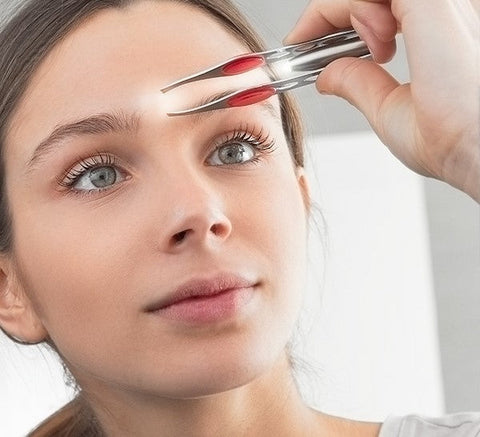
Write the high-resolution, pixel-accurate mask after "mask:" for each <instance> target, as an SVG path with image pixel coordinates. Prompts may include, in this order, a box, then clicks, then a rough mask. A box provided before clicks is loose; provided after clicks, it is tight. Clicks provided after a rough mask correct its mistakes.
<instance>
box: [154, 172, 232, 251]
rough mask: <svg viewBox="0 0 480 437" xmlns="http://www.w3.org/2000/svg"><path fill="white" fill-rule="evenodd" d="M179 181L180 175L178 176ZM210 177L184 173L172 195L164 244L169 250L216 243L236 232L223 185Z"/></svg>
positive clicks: (210, 245) (211, 245) (174, 187)
mask: <svg viewBox="0 0 480 437" xmlns="http://www.w3.org/2000/svg"><path fill="white" fill-rule="evenodd" d="M177 181H178V178H177ZM213 185H214V184H213V183H209V182H208V181H203V180H201V181H200V180H198V179H194V178H188V179H187V176H186V175H185V174H184V177H183V178H182V181H181V182H180V181H178V183H176V184H175V185H174V186H172V190H171V191H170V196H169V199H168V203H167V204H168V205H170V206H169V207H168V209H167V211H168V212H167V214H166V216H167V226H166V227H165V228H164V231H163V232H162V234H163V243H162V244H163V245H164V248H163V249H164V250H165V251H168V252H172V251H175V252H178V251H182V250H187V249H188V248H192V247H194V246H197V248H198V246H204V247H203V248H207V247H213V246H215V245H218V244H220V243H221V242H223V241H225V240H226V239H227V238H228V237H229V235H230V233H231V232H232V223H231V221H230V219H229V217H228V216H227V214H228V213H227V206H228V205H226V203H225V200H224V198H223V197H224V196H222V193H221V192H220V191H219V187H215V186H213Z"/></svg>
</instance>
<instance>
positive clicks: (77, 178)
mask: <svg viewBox="0 0 480 437" xmlns="http://www.w3.org/2000/svg"><path fill="white" fill-rule="evenodd" d="M275 148H276V147H275V140H274V139H273V138H270V136H269V135H268V134H266V133H265V132H264V131H263V130H261V129H260V130H250V129H248V128H245V129H239V130H235V131H233V132H231V133H228V134H226V135H225V136H223V137H221V138H219V139H218V140H216V141H215V142H214V146H213V151H212V152H211V153H210V154H209V156H208V158H207V159H206V164H207V165H210V166H222V167H235V168H239V167H245V166H249V165H255V164H258V163H259V162H260V161H261V160H262V159H263V158H264V157H265V156H266V155H267V154H270V153H272V152H273V151H274V150H275ZM126 173H127V172H126V171H124V170H123V169H122V166H121V165H120V162H119V160H118V159H117V158H116V157H115V156H113V155H110V154H108V153H106V152H97V154H96V155H95V156H91V157H89V158H87V159H81V160H79V162H78V163H77V164H75V166H74V167H72V168H71V169H70V170H68V171H66V172H65V173H64V174H63V175H62V176H61V177H60V178H58V180H57V182H58V184H59V185H60V186H62V187H64V188H67V189H68V192H69V193H73V194H75V195H92V194H96V193H99V192H101V191H105V190H109V189H112V188H113V187H114V186H116V185H118V184H120V183H121V182H123V181H124V180H125V179H127V178H128V176H127V175H126Z"/></svg>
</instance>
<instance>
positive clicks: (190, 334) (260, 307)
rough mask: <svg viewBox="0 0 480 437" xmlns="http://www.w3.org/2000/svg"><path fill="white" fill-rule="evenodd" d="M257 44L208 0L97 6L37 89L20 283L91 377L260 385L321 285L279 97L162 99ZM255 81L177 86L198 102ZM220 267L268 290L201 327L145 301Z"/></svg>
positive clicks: (19, 173) (190, 392) (26, 165)
mask: <svg viewBox="0 0 480 437" xmlns="http://www.w3.org/2000/svg"><path fill="white" fill-rule="evenodd" d="M245 51H246V49H245V47H244V46H242V44H241V43H240V42H239V41H238V40H236V39H235V37H233V36H232V35H231V34H230V33H229V32H228V31H227V30H225V29H224V28H223V27H222V26H221V25H220V24H218V23H216V22H215V21H214V20H213V19H212V18H211V17H209V16H208V15H206V14H204V13H202V12H200V11H198V10H196V9H193V8H191V7H187V6H182V5H175V4H173V3H169V2H148V1H146V2H139V3H135V4H133V5H132V6H129V7H128V8H126V9H108V10H105V11H103V12H100V13H98V14H96V15H95V16H93V17H92V18H91V19H89V20H88V21H87V22H85V23H84V24H83V25H81V26H80V27H79V28H77V29H76V30H75V31H74V32H73V33H71V34H70V35H69V36H68V37H67V38H66V39H65V40H63V41H62V42H61V43H60V44H58V45H57V46H56V47H55V49H54V50H53V52H51V53H50V54H49V55H48V57H47V58H46V59H45V60H44V62H43V63H42V65H41V67H40V69H39V70H38V71H37V72H36V73H35V76H34V78H33V79H32V81H31V82H30V85H29V88H28V90H27V92H26V93H25V96H24V98H23V100H22V102H21V104H20V105H19V107H18V109H17V111H16V113H15V114H14V118H13V119H12V124H11V129H10V130H9V133H8V136H7V148H6V158H5V159H6V167H7V190H8V196H9V201H10V204H11V211H12V217H13V224H14V225H13V230H14V252H13V254H14V255H13V259H14V263H13V264H14V265H15V268H16V270H15V277H16V280H17V281H18V287H19V289H20V290H23V291H24V292H25V295H26V296H28V297H29V298H30V300H31V302H32V304H33V308H34V309H35V312H36V315H37V316H38V318H39V320H40V321H41V324H42V325H43V327H44V328H45V329H46V331H47V332H48V334H49V336H50V337H51V339H52V341H53V342H54V343H55V345H56V346H57V348H58V349H59V351H60V352H61V354H62V355H63V356H64V357H65V359H66V360H67V361H68V363H69V364H70V366H71V368H72V371H73V373H74V374H75V375H76V376H77V378H79V380H80V381H83V382H92V381H95V382H96V383H98V384H104V385H108V386H110V387H117V388H121V389H126V390H137V391H138V392H143V393H156V394H158V393H162V394H163V395H165V396H167V397H194V396H200V395H205V394H208V393H215V392H219V391H223V390H227V389H229V388H232V387H235V386H239V385H242V384H245V383H246V382H248V381H249V380H251V379H253V378H254V377H256V376H258V375H259V374H261V373H262V372H264V371H265V370H266V369H267V368H268V367H270V366H271V365H272V363H273V362H274V360H276V359H277V358H278V357H279V356H280V354H281V352H282V350H283V348H284V346H285V344H286V343H287V341H288V339H289V336H290V334H291V330H292V326H293V325H294V322H295V320H296V318H297V313H298V310H299V308H300V305H301V300H302V288H303V284H304V278H305V265H306V259H305V258H306V210H305V203H304V197H303V195H305V196H306V195H307V192H306V186H305V181H304V179H303V176H302V174H301V172H300V171H297V170H296V169H295V167H294V165H293V163H292V159H291V156H290V154H289V150H288V146H287V143H286V140H285V137H284V135H283V132H282V126H281V121H280V112H279V105H278V101H277V100H275V99H270V100H269V102H268V103H269V105H265V104H256V105H252V106H249V107H244V108H237V109H230V110H225V111H216V112H212V113H207V115H205V116H202V117H192V116H190V117H168V116H166V113H165V111H166V110H167V109H172V108H168V107H167V106H168V102H169V100H168V99H170V97H168V98H167V97H166V96H162V95H161V94H160V93H159V90H160V89H161V88H162V87H163V86H165V85H166V84H167V83H169V82H171V81H173V80H175V79H178V78H179V77H182V76H185V75H186V74H191V73H193V72H195V71H198V70H199V69H203V68H205V67H207V66H209V65H211V64H215V63H217V62H220V61H222V60H224V59H227V58H229V57H231V56H234V55H237V54H240V53H243V52H245ZM263 74H264V73H261V72H260V73H258V72H257V73H254V74H251V78H252V80H253V79H258V81H262V80H264V79H265V76H264V75H263ZM239 83H240V82H239V80H237V79H233V80H230V81H223V80H221V81H218V82H215V81H205V82H202V83H199V84H195V85H193V86H191V87H190V88H189V89H188V91H183V92H180V91H179V93H178V95H181V94H182V93H183V97H182V98H183V99H184V100H183V101H186V100H185V99H186V98H187V95H188V96H189V98H191V99H192V102H196V101H198V100H201V99H202V98H205V97H207V96H209V95H211V94H212V92H218V91H222V90H225V89H226V88H229V87H231V85H232V84H233V85H234V86H238V85H239ZM177 103H178V102H177ZM189 103H191V102H189ZM180 106H185V105H183V104H182V105H180ZM173 109H177V107H175V108H173ZM100 114H101V116H99V115H100ZM107 114H110V115H107ZM91 117H92V118H91ZM86 119H89V120H88V121H87V122H85V120H86ZM81 120H83V122H82V123H78V122H79V121H81ZM70 123H75V125H74V126H70V127H69V128H67V129H61V130H57V131H56V133H55V134H54V137H53V138H51V139H50V140H51V141H50V142H49V143H48V146H47V145H46V143H43V146H44V147H43V148H42V152H41V155H39V156H37V157H36V159H35V160H34V162H33V163H31V162H30V161H31V158H32V156H33V155H34V152H35V150H36V148H37V147H38V146H39V145H40V144H41V143H42V142H44V140H46V138H48V137H49V136H50V134H51V133H52V132H54V131H55V130H56V129H57V128H58V127H59V126H60V125H64V124H70ZM272 144H273V148H272V147H270V146H271V145H272ZM239 148H240V150H242V148H243V151H244V153H243V154H242V153H239V152H238V151H239ZM256 148H259V149H261V148H264V149H265V150H264V151H263V152H262V151H260V150H256ZM91 166H93V167H94V168H95V170H92V169H91V168H89V167H91ZM220 272H230V273H235V274H238V275H241V276H243V277H245V278H248V279H250V280H252V281H254V282H255V283H257V284H258V285H257V286H256V287H255V288H254V294H253V297H252V298H251V300H250V301H249V302H248V303H247V304H245V305H244V306H241V307H239V309H238V311H237V312H236V313H235V314H234V315H233V316H230V317H227V318H224V319H221V320H216V321H214V322H204V323H200V322H199V323H186V322H182V321H178V320H171V319H167V318H164V317H161V316H159V314H156V313H152V312H148V311H146V307H147V306H149V305H151V304H152V302H156V301H158V300H160V299H162V298H164V297H165V296H167V295H169V294H170V293H171V292H172V291H173V290H174V289H176V288H177V287H178V286H179V285H181V284H182V283H184V282H185V281H187V280H190V279H195V278H200V277H201V278H205V277H207V278H208V277H211V276H212V275H215V274H217V273H220ZM211 375H215V378H211Z"/></svg>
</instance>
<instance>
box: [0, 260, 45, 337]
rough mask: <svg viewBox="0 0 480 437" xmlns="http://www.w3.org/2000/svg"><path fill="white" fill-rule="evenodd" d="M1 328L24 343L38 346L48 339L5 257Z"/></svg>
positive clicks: (0, 273) (0, 277) (0, 280)
mask: <svg viewBox="0 0 480 437" xmlns="http://www.w3.org/2000/svg"><path fill="white" fill-rule="evenodd" d="M0 327H1V328H2V329H3V330H4V331H5V332H6V333H7V334H8V335H9V336H10V337H12V338H14V339H17V340H19V341H20V342H22V343H28V344H36V343H40V342H42V341H43V340H45V338H46V337H47V331H46V330H45V327H44V326H43V324H42V322H41V321H40V319H39V318H38V316H37V313H36V311H35V309H34V307H33V305H32V302H31V300H30V299H29V298H28V297H27V295H26V294H25V292H24V290H23V289H22V287H21V285H20V283H19V281H18V280H17V278H16V275H15V273H14V271H13V269H12V266H11V263H10V261H9V260H8V259H6V258H4V257H0Z"/></svg>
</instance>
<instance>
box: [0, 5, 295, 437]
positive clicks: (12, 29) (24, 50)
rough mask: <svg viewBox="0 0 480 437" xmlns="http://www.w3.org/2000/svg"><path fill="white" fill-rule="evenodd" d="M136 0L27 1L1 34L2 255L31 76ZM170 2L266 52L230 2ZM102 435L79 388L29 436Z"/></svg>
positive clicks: (8, 246) (289, 113)
mask: <svg viewBox="0 0 480 437" xmlns="http://www.w3.org/2000/svg"><path fill="white" fill-rule="evenodd" d="M137 1H139V0H25V1H24V2H22V7H21V8H20V9H19V11H18V12H17V13H16V14H15V15H14V16H13V18H11V19H10V20H9V22H8V23H7V24H6V26H5V27H4V28H3V29H2V31H1V32H0V253H3V254H8V253H10V252H11V251H12V246H13V238H14V235H12V220H11V215H10V211H9V206H8V198H7V193H6V187H5V159H4V150H5V137H6V132H7V129H8V127H9V123H10V121H11V118H12V116H13V114H14V112H15V109H16V107H17V105H18V103H19V100H20V99H21V98H22V96H23V94H24V92H25V90H26V88H27V86H28V84H29V82H30V79H31V77H32V76H33V74H34V73H35V71H36V70H37V68H38V67H39V65H40V64H41V62H42V61H43V59H45V57H46V56H47V54H48V53H49V52H50V51H51V50H52V49H53V47H54V46H55V45H56V44H57V43H58V42H59V41H60V40H61V39H62V38H65V36H66V35H67V34H68V33H70V32H71V31H72V30H73V29H75V28H76V27H77V26H79V25H81V24H82V22H84V21H85V20H86V19H88V18H89V17H91V16H92V15H93V14H95V13H96V12H98V11H100V10H103V9H107V8H124V7H126V6H128V5H130V4H132V3H135V2H137ZM163 1H165V0H163ZM168 1H174V2H176V3H181V4H189V5H192V6H194V7H197V8H199V9H201V10H202V11H204V12H206V13H207V14H209V15H210V16H213V17H214V18H215V19H216V20H217V21H218V22H220V23H221V24H222V25H223V26H224V27H225V28H226V29H227V30H228V31H229V32H231V33H232V34H233V35H234V36H235V37H236V38H238V39H239V40H241V41H242V42H243V43H245V44H246V46H247V47H248V48H249V49H250V50H252V51H261V50H264V47H263V43H262V42H261V40H260V38H259V37H258V35H257V34H256V32H255V31H254V30H253V29H252V27H251V26H250V25H249V24H248V22H247V21H246V20H245V18H244V17H243V16H242V14H241V13H240V12H239V11H238V10H237V8H236V7H235V6H234V5H233V4H232V3H231V2H230V0H168ZM279 98H280V105H281V115H282V123H283V129H284V133H285V136H286V138H287V141H288V144H289V146H290V151H291V155H292V158H293V161H294V164H295V165H296V166H301V167H303V166H304V154H303V135H302V129H301V123H300V118H299V114H298V110H297V108H296V106H295V104H294V102H293V100H292V99H291V97H289V96H287V95H280V96H279ZM5 334H6V335H8V333H5ZM8 336H9V335H8ZM9 337H10V338H11V339H12V340H14V341H17V342H19V343H21V342H20V341H18V340H17V339H14V338H12V337H11V336H9ZM47 344H49V345H50V346H51V347H52V348H53V349H55V346H54V345H53V344H52V343H51V342H49V341H47ZM102 435H103V432H102V430H101V428H100V426H99V424H97V423H96V420H95V417H94V415H93V413H92V411H91V409H90V408H89V406H88V403H87V402H86V400H85V399H84V397H83V396H82V393H81V391H79V394H78V395H77V397H76V398H75V399H74V400H73V401H71V402H70V403H69V404H67V405H66V406H65V407H64V408H62V409H61V410H59V411H58V412H57V413H56V414H55V415H53V416H52V417H50V418H49V419H47V420H46V421H45V422H43V423H42V424H41V425H40V426H39V427H37V429H36V430H34V431H33V432H32V433H31V434H30V436H33V437H39V436H62V437H67V436H71V437H79V436H85V437H86V436H89V437H92V436H102Z"/></svg>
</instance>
